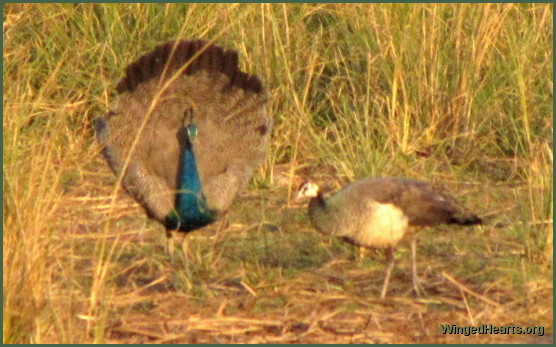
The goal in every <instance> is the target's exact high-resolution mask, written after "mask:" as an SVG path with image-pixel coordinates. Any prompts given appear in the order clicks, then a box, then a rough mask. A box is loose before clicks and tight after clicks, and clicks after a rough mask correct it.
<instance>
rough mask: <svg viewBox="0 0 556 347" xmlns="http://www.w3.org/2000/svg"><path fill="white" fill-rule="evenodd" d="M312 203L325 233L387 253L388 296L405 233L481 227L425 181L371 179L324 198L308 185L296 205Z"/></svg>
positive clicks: (312, 211)
mask: <svg viewBox="0 0 556 347" xmlns="http://www.w3.org/2000/svg"><path fill="white" fill-rule="evenodd" d="M304 197H310V198H311V200H310V202H309V218H310V220H311V223H312V224H313V226H314V227H315V228H316V229H317V230H319V231H320V232H321V233H323V234H326V235H330V236H335V237H340V238H343V239H344V240H345V241H348V242H350V243H353V244H355V245H358V246H361V247H366V248H384V249H385V254H386V259H387V267H386V275H385V278H384V284H383V286H382V291H381V294H380V297H381V298H384V297H385V296H386V292H387V290H388V283H389V282H390V275H391V273H392V269H393V268H394V250H395V247H396V245H397V243H398V242H399V241H400V240H401V239H402V238H403V237H404V235H406V234H407V233H414V232H416V231H417V230H418V229H420V228H421V227H427V226H435V225H439V224H458V225H475V224H481V223H482V221H481V219H480V218H479V217H477V216H476V215H474V214H472V213H469V212H467V211H466V210H465V209H463V208H462V207H461V206H460V204H459V203H458V202H457V201H456V200H455V199H454V198H452V197H451V196H449V195H447V194H445V193H443V192H441V191H439V190H436V189H434V188H432V187H431V186H430V185H429V184H427V183H425V182H421V181H416V180H410V179H400V178H374V179H371V178H367V179H361V180H358V181H355V182H353V183H351V184H349V185H347V186H345V187H344V188H343V189H341V190H339V191H337V192H335V193H333V194H332V195H331V196H330V197H328V198H325V197H324V195H323V193H322V191H321V190H320V188H319V186H318V185H316V184H315V183H312V182H305V183H303V184H302V185H301V187H300V188H299V190H298V193H297V199H303V198H304ZM416 252H417V249H416V238H415V237H412V240H411V265H412V266H411V267H412V275H413V276H412V279H413V288H414V290H415V292H416V294H420V287H419V279H418V277H417V264H416V261H415V257H416Z"/></svg>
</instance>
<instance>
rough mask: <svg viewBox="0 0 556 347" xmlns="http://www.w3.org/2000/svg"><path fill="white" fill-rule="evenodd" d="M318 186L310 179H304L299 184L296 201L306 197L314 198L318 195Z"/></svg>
mask: <svg viewBox="0 0 556 347" xmlns="http://www.w3.org/2000/svg"><path fill="white" fill-rule="evenodd" d="M319 192H320V187H319V186H318V185H317V184H316V183H313V182H311V181H306V182H304V183H302V184H301V185H300V186H299V189H298V190H297V194H296V196H295V200H296V201H302V200H305V199H306V198H314V197H316V196H318V195H319Z"/></svg>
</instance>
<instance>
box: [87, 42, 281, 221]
mask: <svg viewBox="0 0 556 347" xmlns="http://www.w3.org/2000/svg"><path fill="white" fill-rule="evenodd" d="M117 91H118V93H119V95H118V96H117V99H116V101H115V103H114V106H113V108H112V110H111V111H110V112H109V113H108V115H107V116H106V118H104V119H103V118H100V119H97V120H96V123H95V128H96V131H97V136H98V139H99V141H100V143H101V145H102V146H103V154H104V156H105V158H106V160H107V162H108V163H109V165H110V167H111V168H112V169H113V171H114V173H115V174H116V176H119V175H120V174H121V172H122V171H124V174H123V180H122V184H123V186H124V187H125V188H126V190H127V191H128V192H129V193H130V194H131V195H132V196H133V197H134V198H135V199H136V200H137V201H138V202H139V203H140V204H141V206H142V207H143V208H144V209H145V210H146V211H147V214H148V215H149V216H150V217H151V218H153V219H156V220H158V221H160V222H161V223H163V224H165V225H166V227H167V228H168V229H178V230H180V231H191V230H194V229H196V228H198V227H202V226H203V224H208V223H210V222H211V221H213V220H214V218H217V217H218V216H219V215H221V214H222V213H224V212H225V211H226V210H227V209H228V208H229V207H230V205H231V204H232V201H233V200H234V199H235V198H236V197H237V195H238V193H240V192H241V190H242V189H244V188H245V187H246V185H247V183H248V181H249V179H250V177H251V175H252V173H253V171H254V170H255V169H256V168H258V167H259V166H260V165H261V164H262V163H263V162H264V159H265V156H266V151H267V147H268V142H269V138H270V132H271V129H272V118H271V116H270V114H269V113H268V111H267V109H266V105H265V104H266V103H267V101H268V99H269V96H268V93H267V92H266V90H265V88H264V87H263V85H262V83H261V81H260V80H259V79H258V78H257V77H256V76H253V75H248V74H246V73H244V72H242V71H240V70H239V67H238V55H237V53H236V52H235V51H233V50H224V49H222V48H220V47H217V46H214V45H211V44H209V43H208V42H206V41H201V40H194V41H180V42H168V43H165V44H163V45H160V46H158V47H156V48H155V49H154V50H153V51H152V52H150V53H147V54H145V55H143V56H142V57H140V58H139V59H138V60H137V61H136V62H134V63H133V64H131V65H129V66H128V67H127V70H126V76H125V77H124V78H122V79H121V80H120V82H119V84H118V86H117ZM186 151H190V152H191V151H192V152H193V153H191V158H193V159H191V160H192V162H193V166H191V165H190V167H189V171H191V170H193V172H194V173H195V174H198V178H199V179H200V191H198V192H194V193H195V194H196V195H195V199H198V201H199V206H200V207H198V206H194V207H195V208H194V210H195V209H198V210H199V211H201V212H203V213H204V212H206V211H205V210H206V209H207V208H208V211H209V212H210V213H209V214H210V218H208V219H206V220H204V222H202V223H197V222H196V223H193V224H192V223H188V221H187V219H188V218H189V216H188V215H187V214H186V213H181V215H180V216H179V218H177V219H176V218H174V219H176V220H177V222H176V221H175V220H174V222H169V220H170V219H169V216H174V217H175V213H174V212H175V211H176V210H177V209H178V208H177V206H176V204H177V202H176V201H177V200H176V196H177V193H178V192H179V191H183V190H184V189H185V190H188V189H191V190H194V189H195V188H194V187H193V188H188V187H187V186H186V185H185V184H184V183H183V182H182V177H181V175H182V174H185V172H186V169H185V167H184V166H185V165H186V164H185V163H184V160H185V159H184V153H186ZM187 165H189V164H187ZM189 171H188V172H189ZM195 171H197V172H195ZM180 187H181V188H180ZM184 187H186V188H184ZM201 203H202V204H203V206H201ZM205 205H206V206H205ZM173 213H174V214H173Z"/></svg>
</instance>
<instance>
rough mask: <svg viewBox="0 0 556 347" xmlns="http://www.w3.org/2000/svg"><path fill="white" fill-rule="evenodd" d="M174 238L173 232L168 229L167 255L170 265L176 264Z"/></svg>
mask: <svg viewBox="0 0 556 347" xmlns="http://www.w3.org/2000/svg"><path fill="white" fill-rule="evenodd" d="M174 251H175V245H174V238H173V237H172V230H168V229H166V253H168V257H169V258H170V263H172V264H175V263H174Z"/></svg>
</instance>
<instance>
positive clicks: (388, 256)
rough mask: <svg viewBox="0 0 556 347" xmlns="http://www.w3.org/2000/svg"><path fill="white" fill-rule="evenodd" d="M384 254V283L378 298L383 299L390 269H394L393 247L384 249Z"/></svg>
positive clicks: (390, 272) (386, 289) (388, 281)
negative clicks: (385, 262)
mask: <svg viewBox="0 0 556 347" xmlns="http://www.w3.org/2000/svg"><path fill="white" fill-rule="evenodd" d="M384 254H385V255H386V261H387V262H388V263H387V264H386V275H385V276H384V284H383V285H382V291H381V292H380V298H381V299H384V297H385V296H386V292H387V291H388V283H390V276H391V275H392V270H393V269H394V264H395V259H394V247H388V248H386V250H385V251H384Z"/></svg>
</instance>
